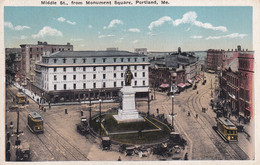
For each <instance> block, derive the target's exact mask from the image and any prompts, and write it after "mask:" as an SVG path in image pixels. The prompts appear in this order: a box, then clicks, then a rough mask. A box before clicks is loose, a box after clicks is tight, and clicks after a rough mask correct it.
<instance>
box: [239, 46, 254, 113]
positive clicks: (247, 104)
mask: <svg viewBox="0 0 260 165" xmlns="http://www.w3.org/2000/svg"><path fill="white" fill-rule="evenodd" d="M238 60H239V67H238V72H239V79H240V91H239V113H240V114H241V115H242V116H244V117H245V118H250V117H252V116H253V110H254V104H253V101H254V99H253V93H254V92H253V86H254V84H253V82H254V81H253V80H254V79H253V78H254V77H253V76H254V53H253V52H248V51H247V52H240V53H239V55H238Z"/></svg>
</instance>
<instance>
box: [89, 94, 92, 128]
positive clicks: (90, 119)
mask: <svg viewBox="0 0 260 165" xmlns="http://www.w3.org/2000/svg"><path fill="white" fill-rule="evenodd" d="M90 92H91V89H90V90H89V126H90V127H91V121H92V118H91V111H92V109H91V94H90Z"/></svg>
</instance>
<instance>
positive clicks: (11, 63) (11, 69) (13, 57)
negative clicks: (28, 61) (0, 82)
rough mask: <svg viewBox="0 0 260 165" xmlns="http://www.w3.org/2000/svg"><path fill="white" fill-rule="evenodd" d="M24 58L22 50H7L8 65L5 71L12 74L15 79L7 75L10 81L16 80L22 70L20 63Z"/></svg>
mask: <svg viewBox="0 0 260 165" xmlns="http://www.w3.org/2000/svg"><path fill="white" fill-rule="evenodd" d="M21 58H22V49H21V48H6V49H5V60H6V65H5V67H6V68H5V69H6V71H7V74H8V73H12V74H13V77H10V75H6V76H7V77H6V78H7V80H8V81H14V80H15V79H16V77H18V76H17V73H18V72H19V69H20V63H21Z"/></svg>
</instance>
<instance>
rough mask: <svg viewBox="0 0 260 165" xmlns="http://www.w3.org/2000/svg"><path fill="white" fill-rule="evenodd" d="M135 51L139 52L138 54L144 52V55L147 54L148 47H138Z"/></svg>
mask: <svg viewBox="0 0 260 165" xmlns="http://www.w3.org/2000/svg"><path fill="white" fill-rule="evenodd" d="M134 52H135V53H138V54H143V55H147V54H148V52H147V48H136V49H135V51H134Z"/></svg>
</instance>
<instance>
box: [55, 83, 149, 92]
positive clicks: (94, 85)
mask: <svg viewBox="0 0 260 165" xmlns="http://www.w3.org/2000/svg"><path fill="white" fill-rule="evenodd" d="M123 85H124V81H121V87H122V86H123ZM134 85H135V86H137V81H135V82H134ZM143 85H145V81H143ZM102 87H103V88H106V82H103V84H102ZM114 87H117V82H114ZM93 88H96V83H93ZM63 89H64V90H66V89H67V84H63ZM73 89H77V84H73ZM83 89H86V83H83ZM54 90H57V84H54Z"/></svg>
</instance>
